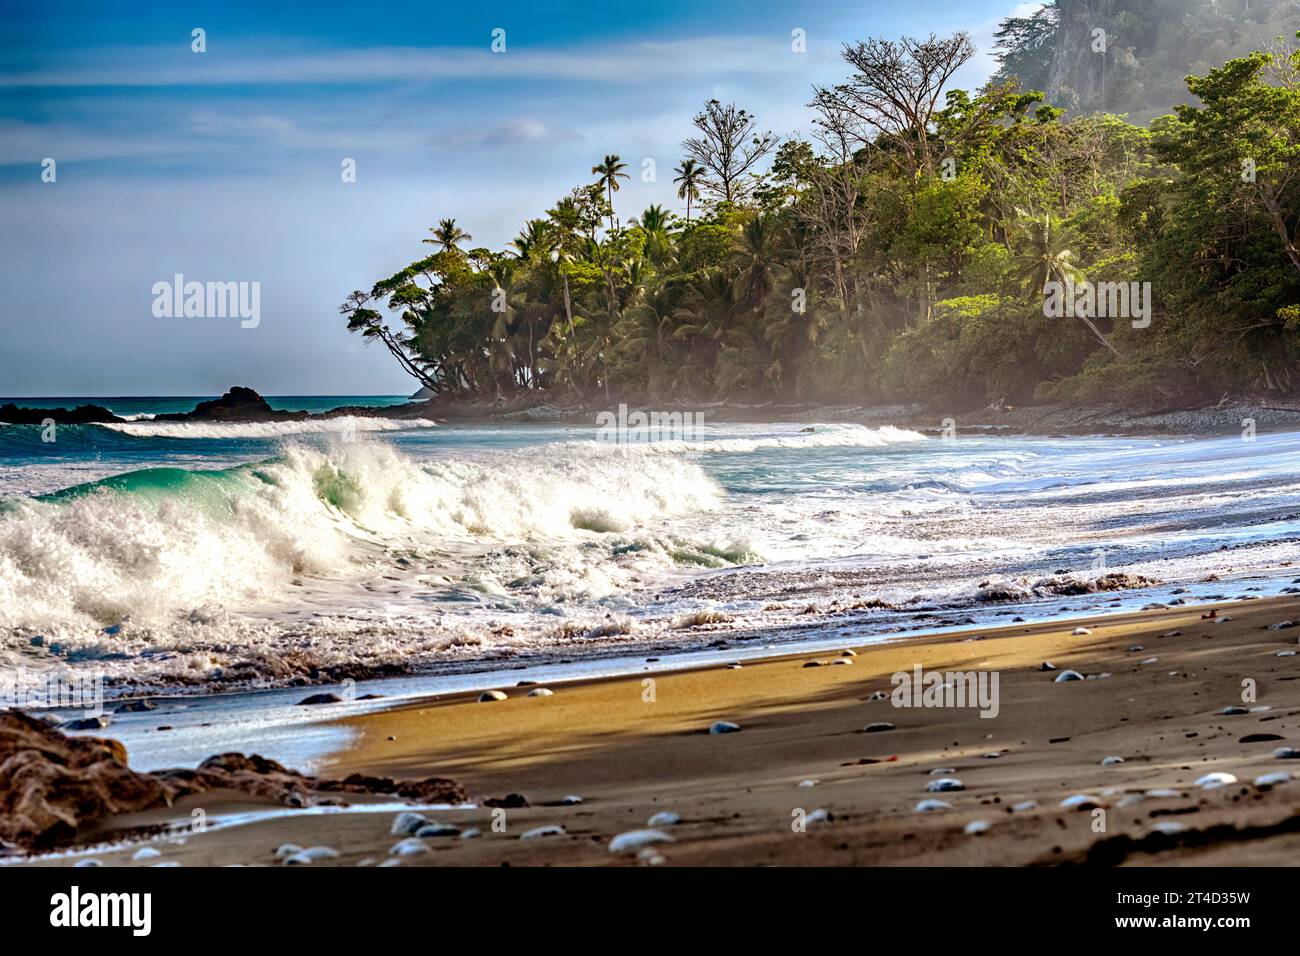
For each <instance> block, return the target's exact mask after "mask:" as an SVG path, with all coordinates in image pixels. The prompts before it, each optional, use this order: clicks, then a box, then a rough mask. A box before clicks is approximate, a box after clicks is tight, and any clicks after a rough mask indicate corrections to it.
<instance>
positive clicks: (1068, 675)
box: [1052, 671, 1083, 684]
mask: <svg viewBox="0 0 1300 956" xmlns="http://www.w3.org/2000/svg"><path fill="white" fill-rule="evenodd" d="M1072 680H1083V675H1082V674H1080V673H1079V672H1078V671H1061V673H1059V674H1057V675H1056V677H1054V678H1053V679H1052V683H1053V684H1065V683H1068V682H1069V681H1072Z"/></svg>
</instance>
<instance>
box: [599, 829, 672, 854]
mask: <svg viewBox="0 0 1300 956" xmlns="http://www.w3.org/2000/svg"><path fill="white" fill-rule="evenodd" d="M672 842H674V841H673V838H672V837H670V836H669V835H668V834H667V833H664V831H663V830H628V831H627V832H626V833H620V834H619V835H618V836H616V837H614V839H612V840H610V841H609V852H610V853H635V852H637V851H638V850H640V849H641V848H642V847H647V846H651V845H652V844H655V843H672Z"/></svg>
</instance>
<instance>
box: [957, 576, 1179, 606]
mask: <svg viewBox="0 0 1300 956" xmlns="http://www.w3.org/2000/svg"><path fill="white" fill-rule="evenodd" d="M1159 584H1160V582H1159V581H1157V580H1155V579H1154V578H1149V577H1147V576H1146V575H1143V574H1129V573H1127V572H1121V571H1112V572H1110V573H1108V574H1100V575H1098V576H1096V577H1092V578H1087V577H1076V576H1075V575H1073V574H1065V575H1056V574H1054V575H1052V576H1050V577H1046V578H1039V579H1038V580H1035V581H1025V580H988V581H981V582H980V584H979V590H978V592H976V595H975V600H977V601H982V602H993V601H1027V600H1030V599H1032V598H1042V597H1052V596H1058V597H1071V596H1077V595H1080V594H1098V593H1101V592H1105V591H1129V590H1136V589H1139V588H1152V587H1156V586H1157V585H1159Z"/></svg>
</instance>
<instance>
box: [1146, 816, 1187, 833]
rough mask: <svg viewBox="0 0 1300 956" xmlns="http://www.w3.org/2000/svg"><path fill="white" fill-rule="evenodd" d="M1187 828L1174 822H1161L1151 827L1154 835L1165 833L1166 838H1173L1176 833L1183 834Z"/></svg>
mask: <svg viewBox="0 0 1300 956" xmlns="http://www.w3.org/2000/svg"><path fill="white" fill-rule="evenodd" d="M1186 829H1187V827H1185V826H1183V824H1181V823H1178V822H1177V821H1174V820H1161V821H1160V822H1159V823H1153V824H1152V825H1151V832H1152V833H1163V834H1164V835H1165V836H1173V835H1174V834H1175V833H1183V832H1184V831H1186Z"/></svg>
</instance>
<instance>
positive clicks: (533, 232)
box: [510, 219, 555, 259]
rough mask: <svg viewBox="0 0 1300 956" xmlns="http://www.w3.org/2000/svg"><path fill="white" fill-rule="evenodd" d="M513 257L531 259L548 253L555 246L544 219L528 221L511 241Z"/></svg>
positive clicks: (548, 226)
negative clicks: (513, 248)
mask: <svg viewBox="0 0 1300 956" xmlns="http://www.w3.org/2000/svg"><path fill="white" fill-rule="evenodd" d="M510 245H512V246H514V247H515V255H516V256H517V257H518V258H520V259H531V258H534V257H537V256H541V255H544V254H546V253H547V252H548V251H550V249H551V247H552V246H554V245H555V237H554V236H553V235H552V233H551V227H550V224H549V223H547V221H546V220H545V219H530V220H528V222H526V223H524V228H523V229H521V230H519V235H518V236H516V237H515V238H514V240H512V241H511V243H510Z"/></svg>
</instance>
